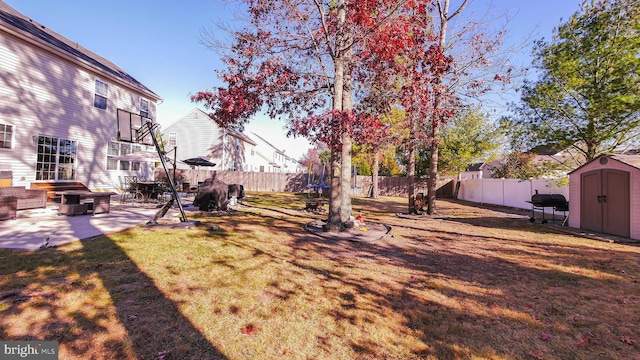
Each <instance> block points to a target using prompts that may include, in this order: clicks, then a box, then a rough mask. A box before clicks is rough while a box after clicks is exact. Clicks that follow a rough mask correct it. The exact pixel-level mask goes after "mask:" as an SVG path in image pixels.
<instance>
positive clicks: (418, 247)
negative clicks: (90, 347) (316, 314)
mask: <svg viewBox="0 0 640 360" xmlns="http://www.w3.org/2000/svg"><path fill="white" fill-rule="evenodd" d="M462 206H463V205H462ZM274 211H275V213H278V214H279V215H278V219H277V220H281V221H285V222H286V221H289V222H291V223H294V224H297V223H298V221H297V220H296V221H292V220H287V219H284V218H280V216H282V215H286V212H284V211H280V210H277V209H276V210H274ZM467 211H468V212H469V213H475V211H474V210H473V209H470V210H467ZM516 214H518V213H516ZM255 215H258V214H255ZM260 216H264V217H266V218H271V220H276V219H275V217H273V216H272V215H268V214H260ZM473 216H476V218H473V217H472V215H469V218H468V219H465V218H461V219H455V220H449V222H450V223H451V225H450V226H449V225H445V226H443V227H442V228H444V230H443V229H438V230H434V229H426V228H420V225H419V224H420V222H412V225H411V226H405V228H407V229H410V230H411V231H409V232H408V233H407V232H405V233H403V234H402V237H403V240H404V241H405V244H403V245H398V244H393V243H384V244H383V243H380V244H366V243H358V242H350V241H344V240H331V239H329V240H327V239H324V238H322V239H320V238H317V237H314V236H310V235H309V234H306V233H304V232H302V231H301V230H299V231H301V232H300V233H298V234H295V235H293V236H294V237H295V239H296V240H295V241H294V243H293V244H292V245H291V253H290V254H289V257H286V256H284V255H282V254H272V253H270V252H269V251H268V250H264V249H262V247H261V246H260V245H259V244H255V245H249V244H248V243H242V244H238V246H244V247H248V248H251V247H252V246H253V247H257V248H261V249H262V250H261V252H260V254H261V255H262V256H265V255H266V256H272V257H273V259H274V261H280V260H282V259H284V258H287V259H289V260H290V262H291V264H292V265H294V266H296V267H297V268H299V269H300V271H301V272H304V273H313V274H315V276H316V277H317V278H318V281H317V284H319V285H318V286H319V287H321V288H322V289H323V290H322V291H323V293H324V295H325V296H326V297H327V298H331V299H334V300H335V301H336V302H337V306H334V307H333V308H332V309H330V310H327V315H329V316H332V317H333V318H335V321H336V323H337V324H338V325H337V330H334V332H333V334H330V335H329V338H337V337H340V336H344V333H345V332H348V331H349V330H347V329H351V330H350V331H353V329H354V328H357V329H361V330H359V331H358V332H356V334H355V335H354V336H352V337H351V339H350V344H351V348H352V350H353V351H354V352H355V353H356V354H358V357H362V358H394V357H397V356H398V353H397V352H395V351H394V350H392V348H393V344H391V345H390V344H389V343H386V344H385V343H383V342H373V341H371V340H369V339H368V338H367V336H363V335H364V334H367V333H370V332H371V330H370V329H367V327H368V326H370V324H372V323H375V326H376V327H380V326H386V325H385V324H384V320H380V319H384V318H389V317H393V316H394V315H393V314H395V315H400V316H401V317H402V319H403V321H402V324H403V325H404V328H394V329H393V330H394V331H395V332H399V333H402V332H406V333H405V334H404V335H406V336H407V337H416V338H418V339H419V340H420V341H419V343H414V344H410V346H409V345H407V347H406V348H407V349H409V348H410V351H411V357H415V358H422V357H430V356H432V357H435V358H442V359H458V358H474V357H481V358H492V357H499V358H503V357H504V358H536V357H544V358H547V357H549V358H575V357H578V358H585V359H589V358H593V359H596V358H598V359H600V358H609V359H615V358H620V357H626V356H628V355H629V354H631V353H633V349H630V348H629V345H628V344H626V343H624V341H620V339H621V338H622V339H625V338H626V337H628V336H633V335H632V333H633V331H631V330H630V327H629V326H631V327H633V325H632V324H633V321H634V320H631V319H634V315H633V314H634V311H635V310H633V309H632V308H630V307H629V305H630V304H638V303H640V297H639V296H638V293H640V286H639V284H638V281H637V280H634V279H636V277H637V275H639V274H637V264H635V265H634V263H633V262H632V261H631V260H632V258H633V256H634V255H633V254H634V253H636V252H637V251H633V250H630V251H628V252H627V251H624V249H618V250H612V249H605V248H602V247H600V246H599V245H598V244H597V243H593V242H590V240H588V239H585V240H584V242H581V241H580V239H575V240H574V241H571V240H568V239H564V238H563V237H562V235H560V236H558V234H556V233H555V232H553V231H548V230H549V229H539V228H538V227H536V228H533V229H532V228H529V227H524V228H522V229H521V228H514V227H512V226H511V225H509V221H515V220H517V221H526V222H527V223H528V220H527V219H526V218H525V219H515V218H513V219H512V218H510V217H509V216H508V215H507V216H501V215H497V216H496V217H495V218H493V217H483V215H481V214H480V213H475V215H473ZM488 219H493V220H492V221H488ZM380 221H381V222H384V219H382V218H381V219H380ZM302 222H304V221H302ZM456 223H460V224H466V225H473V226H479V227H486V228H491V229H510V230H515V231H518V234H512V233H506V232H503V233H501V234H497V235H483V231H482V230H473V228H471V234H469V233H468V231H469V229H465V231H456V226H457V225H456ZM527 225H529V224H527ZM412 232H413V233H412ZM465 232H466V233H465ZM489 233H492V234H493V232H489ZM527 233H533V234H536V233H539V234H540V235H543V234H544V235H549V233H551V235H549V236H555V238H553V239H551V240H547V241H538V240H537V239H536V237H535V235H534V236H532V237H531V238H528V237H527V236H526V235H525V234H527ZM559 233H561V232H559ZM561 239H563V240H561ZM564 240H566V241H564ZM620 267H625V268H627V273H625V272H624V270H621V269H620ZM629 269H630V270H629ZM629 271H631V272H629ZM363 274H366V276H364V277H363ZM627 274H628V275H627ZM286 281H289V282H293V283H296V279H295V278H292V279H287V280H286ZM277 285H278V286H283V283H282V282H279V283H277ZM296 288H304V286H303V284H297V286H296ZM634 306H635V305H634ZM604 309H606V310H604ZM376 319H378V320H376ZM352 335H353V334H352ZM318 338H327V335H326V334H318ZM631 343H635V340H631ZM396 345H397V344H396ZM322 346H323V347H324V348H326V349H328V350H327V351H331V346H330V343H327V342H326V341H324V342H322Z"/></svg>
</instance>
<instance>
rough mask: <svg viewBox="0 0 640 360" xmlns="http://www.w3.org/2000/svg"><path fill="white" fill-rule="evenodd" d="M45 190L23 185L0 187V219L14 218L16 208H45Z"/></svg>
mask: <svg viewBox="0 0 640 360" xmlns="http://www.w3.org/2000/svg"><path fill="white" fill-rule="evenodd" d="M46 206H47V192H46V191H45V190H31V189H26V188H25V187H24V186H4V187H0V220H7V219H15V218H16V215H17V214H16V212H17V211H18V210H25V209H36V208H45V207H46Z"/></svg>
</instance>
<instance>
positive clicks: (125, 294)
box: [0, 193, 640, 359]
mask: <svg viewBox="0 0 640 360" xmlns="http://www.w3.org/2000/svg"><path fill="white" fill-rule="evenodd" d="M248 195H249V197H248V198H246V199H244V203H245V204H247V205H245V206H241V207H239V208H238V210H237V211H231V212H228V213H226V214H208V213H199V212H198V213H191V214H189V218H190V219H197V220H200V221H201V222H202V225H201V226H199V227H195V228H191V229H167V228H161V227H158V228H144V227H136V228H133V229H130V230H127V231H124V232H120V233H117V234H111V235H108V236H102V237H98V238H94V239H90V240H85V241H79V242H74V243H70V244H67V245H64V246H59V247H56V248H49V249H45V250H40V251H35V252H28V251H15V250H0V340H54V341H59V342H60V359H217V358H220V359H639V358H640V355H639V354H640V284H639V283H638V280H639V278H640V261H639V259H640V256H639V255H640V248H639V247H638V246H634V245H629V244H627V245H625V244H616V243H610V242H605V241H599V240H594V239H591V238H587V237H583V236H580V235H579V234H577V235H576V234H574V233H571V232H566V231H564V229H562V228H561V227H559V226H553V225H551V224H549V225H541V224H539V223H534V224H532V223H530V222H529V221H528V214H527V213H523V212H515V213H514V212H511V211H507V210H508V209H486V208H479V207H474V206H470V205H467V204H462V203H458V202H451V201H444V200H442V201H439V202H438V211H439V213H438V217H437V218H426V219H421V220H412V219H403V218H400V217H397V216H396V215H395V214H396V213H397V212H402V211H404V210H405V206H406V205H405V204H406V199H404V198H388V197H387V198H382V199H376V200H373V199H364V198H354V199H353V207H354V213H355V214H361V215H362V216H363V217H364V218H365V224H366V222H378V223H384V224H388V225H391V226H392V231H391V233H390V234H389V235H387V236H386V237H385V238H383V239H382V240H379V241H377V242H374V243H362V242H352V241H345V240H339V239H336V240H333V239H327V238H323V237H319V236H315V235H313V234H311V233H308V232H306V231H305V229H304V225H305V224H306V223H308V222H310V221H311V220H313V219H322V218H323V216H322V215H314V214H309V213H305V212H302V211H300V210H301V209H302V208H303V207H304V202H303V200H304V195H301V194H284V193H276V194H274V193H249V194H248ZM213 225H216V226H217V227H218V228H217V229H216V230H211V226H213Z"/></svg>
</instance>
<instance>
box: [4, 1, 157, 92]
mask: <svg viewBox="0 0 640 360" xmlns="http://www.w3.org/2000/svg"><path fill="white" fill-rule="evenodd" d="M0 28H4V29H7V30H13V31H14V33H18V34H20V35H22V36H24V37H25V38H26V39H29V40H31V41H35V42H36V43H38V44H40V46H42V47H49V48H50V49H52V50H54V51H57V52H59V53H62V54H65V55H67V56H71V57H72V58H75V59H76V60H78V61H80V62H82V63H84V64H86V65H88V66H91V67H93V68H94V69H97V70H98V71H100V72H102V73H104V74H105V75H108V76H110V77H112V78H114V79H116V80H119V81H122V82H124V83H125V84H127V85H129V86H131V87H133V88H135V89H137V90H138V91H141V92H142V93H144V94H145V95H147V96H149V97H151V98H153V99H155V100H160V99H161V98H160V96H158V95H157V94H156V93H154V92H153V91H151V90H150V89H149V88H147V87H146V86H145V85H143V84H142V83H141V82H139V81H138V80H136V79H135V78H134V77H132V76H131V75H129V74H127V73H126V72H125V71H124V70H122V69H121V68H119V67H118V66H117V65H115V64H114V63H112V62H111V61H109V60H107V59H105V58H103V57H102V56H100V55H98V54H96V53H94V52H92V51H90V50H88V49H86V48H84V47H82V46H80V45H79V44H78V43H76V42H73V41H71V40H69V39H67V38H65V37H64V36H62V35H60V34H58V33H56V32H55V31H52V30H50V29H49V28H47V27H45V26H44V25H41V24H38V23H37V22H35V21H34V20H32V19H30V18H28V17H27V16H24V15H23V14H21V13H19V12H18V11H16V10H15V9H14V8H12V7H11V6H9V5H7V4H6V3H5V2H3V1H1V0H0Z"/></svg>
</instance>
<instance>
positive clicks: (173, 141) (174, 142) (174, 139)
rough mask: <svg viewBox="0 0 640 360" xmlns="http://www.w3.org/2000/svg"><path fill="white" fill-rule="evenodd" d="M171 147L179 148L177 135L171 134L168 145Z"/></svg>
mask: <svg viewBox="0 0 640 360" xmlns="http://www.w3.org/2000/svg"><path fill="white" fill-rule="evenodd" d="M167 145H169V146H173V147H176V146H178V134H177V133H174V132H172V133H169V143H168V144H167Z"/></svg>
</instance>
